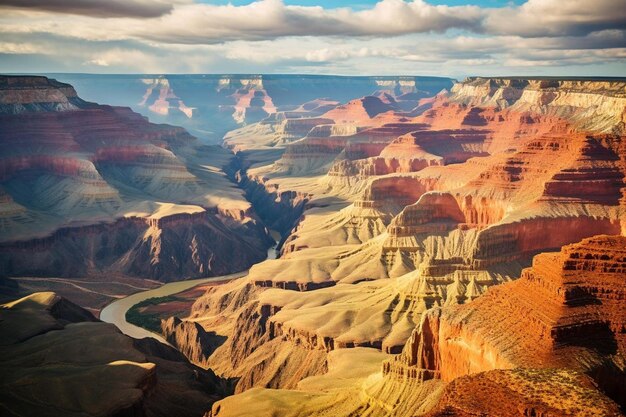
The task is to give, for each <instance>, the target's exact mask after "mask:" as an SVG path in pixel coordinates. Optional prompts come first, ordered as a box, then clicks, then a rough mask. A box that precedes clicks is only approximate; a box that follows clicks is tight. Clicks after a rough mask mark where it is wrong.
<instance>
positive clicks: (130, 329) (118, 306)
mask: <svg viewBox="0 0 626 417" xmlns="http://www.w3.org/2000/svg"><path fill="white" fill-rule="evenodd" d="M277 246H278V242H277V243H276V244H275V245H274V246H272V247H271V248H269V249H268V250H267V259H276V257H277V255H278V251H277ZM247 274H248V270H246V271H241V272H236V273H234V274H229V275H222V276H219V277H211V278H200V279H194V280H189V281H178V282H170V283H169V284H164V285H162V286H161V287H159V288H155V289H152V290H147V291H141V292H138V293H135V294H131V295H129V296H128V297H124V298H120V299H119V300H115V301H113V302H112V303H111V304H109V305H107V306H106V307H105V308H103V309H102V311H101V312H100V320H102V321H105V322H107V323H112V324H115V325H116V326H117V327H118V328H119V329H120V330H121V331H122V333H124V334H126V335H128V336H131V337H134V338H136V339H142V338H144V337H152V338H155V339H157V340H158V341H160V342H162V343H166V344H169V343H167V341H166V340H165V339H164V338H163V337H162V336H161V335H159V334H157V333H153V332H151V331H149V330H146V329H144V328H142V327H139V326H135V325H134V324H131V323H129V322H127V321H126V312H127V311H128V310H130V308H131V307H132V306H134V305H135V304H137V303H140V302H142V301H144V300H147V299H148V298H154V297H165V296H168V295H173V294H177V293H179V292H182V291H185V290H188V289H189V288H193V287H195V286H196V285H200V284H204V283H207V282H211V281H223V280H232V279H235V278H241V277H243V276H246V275H247Z"/></svg>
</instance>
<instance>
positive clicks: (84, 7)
mask: <svg viewBox="0 0 626 417" xmlns="http://www.w3.org/2000/svg"><path fill="white" fill-rule="evenodd" d="M0 6H5V7H7V6H9V7H15V8H20V9H28V10H37V11H47V12H53V13H67V14H77V15H86V16H91V17H100V18H102V17H134V18H151V17H159V16H162V15H164V14H166V13H169V12H170V11H171V10H172V8H173V6H172V4H171V3H165V2H162V1H159V0H1V1H0Z"/></svg>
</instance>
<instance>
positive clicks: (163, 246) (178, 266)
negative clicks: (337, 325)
mask: <svg viewBox="0 0 626 417" xmlns="http://www.w3.org/2000/svg"><path fill="white" fill-rule="evenodd" d="M0 100H1V101H2V102H3V103H4V104H3V107H2V111H1V112H0V247H1V248H2V250H1V251H0V252H1V254H0V273H1V274H3V275H40V276H50V275H56V276H78V275H85V274H88V273H91V272H101V271H118V272H123V273H125V274H130V275H135V276H141V277H150V278H156V279H160V280H164V281H171V280H177V279H181V278H187V277H203V276H211V275H220V274H225V273H229V272H234V271H238V270H243V269H246V268H247V267H249V266H250V265H251V264H253V263H255V262H258V261H260V260H262V259H264V257H265V250H264V247H265V246H267V245H269V242H270V239H269V238H268V236H267V231H266V230H265V228H264V227H263V226H262V225H261V224H260V222H259V220H258V219H257V217H256V215H255V214H254V212H253V210H252V208H251V205H250V203H249V202H247V201H246V200H245V198H244V196H243V193H242V192H241V191H239V190H237V189H235V187H234V186H233V185H232V184H231V183H230V182H229V181H228V179H227V178H226V176H225V174H223V173H222V172H220V168H221V167H222V166H225V165H227V164H228V163H229V160H230V159H231V156H230V155H229V154H228V153H227V152H226V151H224V150H222V149H220V148H218V147H210V146H203V145H201V144H199V143H198V142H197V141H196V139H195V138H194V137H192V136H190V135H189V134H188V133H187V132H186V131H185V130H184V129H182V128H177V127H172V126H167V125H155V124H152V123H149V122H148V121H147V120H146V119H145V118H144V117H142V116H140V115H139V114H137V113H134V112H132V111H131V110H130V109H128V108H120V107H110V106H101V105H97V104H93V103H86V102H84V101H82V100H80V99H79V98H77V97H76V93H75V91H74V90H73V88H72V87H71V86H69V85H66V84H62V83H59V82H56V81H54V80H49V79H47V78H45V77H0ZM218 242H219V243H218Z"/></svg>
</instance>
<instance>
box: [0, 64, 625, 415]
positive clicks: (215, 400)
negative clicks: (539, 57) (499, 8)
mask: <svg viewBox="0 0 626 417" xmlns="http://www.w3.org/2000/svg"><path fill="white" fill-rule="evenodd" d="M54 77H55V78H57V79H59V81H57V80H55V79H52V78H48V77H44V76H0V149H1V152H0V296H1V301H2V302H3V303H4V304H3V305H2V307H1V308H0V316H1V317H0V333H1V334H2V344H1V346H0V350H1V351H2V353H3V355H2V360H1V361H0V369H2V375H3V378H2V387H3V390H2V400H1V401H0V404H2V406H1V407H0V409H1V410H3V412H6V413H7V414H8V415H16V416H26V415H29V412H32V410H37V413H38V415H55V412H54V411H51V410H62V411H63V413H64V415H76V416H79V415H81V416H82V415H107V416H108V415H111V416H144V415H146V416H159V415H190V416H191V415H198V416H202V415H207V416H214V417H227V416H241V417H243V416H346V417H348V416H357V415H358V416H398V417H400V416H417V415H424V416H430V417H435V416H441V417H443V416H459V417H465V416H478V415H487V416H500V415H502V416H524V417H529V416H571V415H575V416H619V415H623V413H624V410H626V402H625V401H624V399H625V398H626V359H625V355H626V352H625V348H626V345H625V342H626V339H625V335H626V293H625V290H624V289H625V288H626V281H625V280H626V237H625V236H626V139H625V134H626V80H624V79H610V78H608V79H590V78H532V77H527V78H484V77H470V78H467V79H465V80H463V81H458V82H457V81H454V80H452V79H447V78H440V77H391V76H390V77H332V76H260V75H245V76H244V75H237V76H227V75H223V76H222V75H220V76H217V75H215V76H208V75H207V76H200V75H193V76H191V75H190V76H183V75H179V76H170V75H163V76H148V75H145V76H144V75H142V76H104V75H93V76H92V75H87V74H85V75H83V74H55V75H54ZM68 81H69V82H71V85H70V84H67V83H66V82H68ZM75 88H76V89H75ZM77 91H78V93H77ZM83 91H85V93H83ZM109 96H113V97H115V102H112V103H111V104H113V106H111V105H106V104H96V103H93V102H91V101H85V100H94V101H98V102H99V103H100V102H102V103H104V102H106V101H107V100H104V99H102V98H104V97H109ZM100 97H102V98H100ZM122 106H124V107H122ZM131 108H132V110H131ZM149 120H150V121H149ZM153 121H158V122H167V123H172V124H173V125H181V126H183V127H176V126H173V125H169V124H167V125H166V124H155V123H153ZM220 142H223V143H220ZM276 241H278V242H276ZM275 243H277V245H278V246H277V249H276V252H277V253H276V255H277V256H275V257H273V256H270V257H269V259H266V258H267V257H268V256H267V253H268V250H271V248H272V245H274V244H275ZM273 258H274V259H273ZM248 269H249V270H248ZM246 271H247V272H246ZM190 279H202V281H198V282H197V284H206V285H201V286H195V285H193V286H192V284H190V283H191V281H189V282H187V280H190ZM209 280H214V281H209ZM215 280H216V281H217V283H215V284H212V283H211V282H215ZM178 281H180V282H178ZM172 282H176V284H181V285H180V287H179V288H180V291H183V292H182V293H181V292H180V291H178V290H176V292H172V291H174V290H172V291H167V293H165V292H162V293H159V292H158V288H175V287H167V286H168V285H170V286H171V285H176V284H172ZM164 283H165V286H162V285H163V284H164ZM176 288H178V287H176ZM151 291H152V292H151ZM133 293H135V295H134V296H133V295H131V296H130V297H129V298H125V297H127V296H129V295H130V294H133ZM163 295H167V296H168V297H169V298H168V299H164V300H162V301H161V302H158V303H156V302H155V305H151V306H147V307H141V308H140V309H139V310H138V311H139V313H140V314H145V315H146V316H147V315H150V316H151V317H153V318H156V319H158V320H159V321H160V323H161V332H162V333H161V337H162V340H167V342H168V344H169V346H168V345H166V344H163V343H159V342H158V341H156V340H154V339H150V338H143V339H133V338H132V337H129V336H127V335H124V334H123V333H121V332H120V331H119V330H118V329H116V327H115V326H113V325H112V324H109V323H105V322H107V321H111V322H114V323H120V322H122V321H125V318H124V317H122V315H123V314H125V312H126V310H128V308H130V307H132V306H133V305H135V304H136V303H137V302H138V301H140V300H147V299H150V298H151V297H155V296H163ZM133 297H135V298H133ZM166 298H167V297H166ZM116 300H118V301H116ZM122 304H123V305H124V309H121V310H120V311H121V312H122V313H119V312H118V313H116V314H117V318H116V319H112V318H111V314H110V310H109V312H105V311H106V309H107V308H109V309H111V308H112V307H113V306H116V305H118V306H119V305H122ZM107 305H108V307H105V306H107ZM103 308H104V310H103ZM174 313H175V314H174ZM96 317H100V319H102V320H103V321H104V322H101V321H99V320H98V319H96ZM19 323H27V324H28V325H26V326H24V325H20V324H19ZM122 330H123V331H124V333H127V330H124V328H122ZM128 334H130V336H133V334H131V333H128ZM146 335H147V334H146V333H141V336H146ZM75 352H80V353H81V355H82V354H83V353H84V352H89V355H88V356H87V357H85V358H84V359H81V358H82V357H81V355H78V354H73V353H75ZM29 364H31V365H32V364H39V365H41V366H42V367H43V368H44V369H45V372H43V371H39V370H38V368H37V366H35V365H32V366H31V365H29ZM98 378H101V379H103V380H106V381H107V382H108V384H107V388H106V389H104V390H102V388H101V387H98V386H97V384H96V383H94V381H96V380H98ZM53 380H54V381H56V382H55V386H56V387H57V388H55V391H54V392H47V391H46V388H45V387H46V386H48V385H49V384H51V381H53ZM109 381H110V382H109ZM78 387H80V389H81V390H83V391H84V397H83V398H85V400H84V401H82V400H81V401H78V400H76V398H75V397H74V396H72V394H70V393H71V392H72V391H73V390H77V389H79V388H78ZM102 392H106V393H107V394H106V395H107V396H102ZM81 395H82V394H81ZM112 398H116V399H117V400H115V401H113V400H112Z"/></svg>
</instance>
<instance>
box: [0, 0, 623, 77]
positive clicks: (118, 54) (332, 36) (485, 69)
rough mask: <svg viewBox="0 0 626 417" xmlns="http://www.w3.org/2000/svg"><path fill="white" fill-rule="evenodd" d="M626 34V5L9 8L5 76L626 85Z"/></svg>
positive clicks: (365, 2)
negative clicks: (469, 78) (324, 77)
mask: <svg viewBox="0 0 626 417" xmlns="http://www.w3.org/2000/svg"><path fill="white" fill-rule="evenodd" d="M312 6H317V7H312ZM625 28H626V0H594V1H593V2H592V1H590V0H567V1H564V0H527V1H521V0H515V1H508V0H507V1H503V0H475V1H461V0H378V1H376V0H354V1H330V0H323V1H314V0H256V1H250V0H230V1H229V2H228V1H224V0H90V1H88V2H86V1H84V0H63V1H61V0H29V1H28V2H24V1H23V0H3V1H2V2H1V4H0V72H93V73H311V74H346V75H350V74H363V75H365V74H367V75H377V74H379V75H394V74H395V75H398V74H405V75H447V76H452V77H455V78H462V77H464V76H466V75H528V76H540V75H554V76H558V75H568V76H591V75H593V76H624V74H626V30H625Z"/></svg>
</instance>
